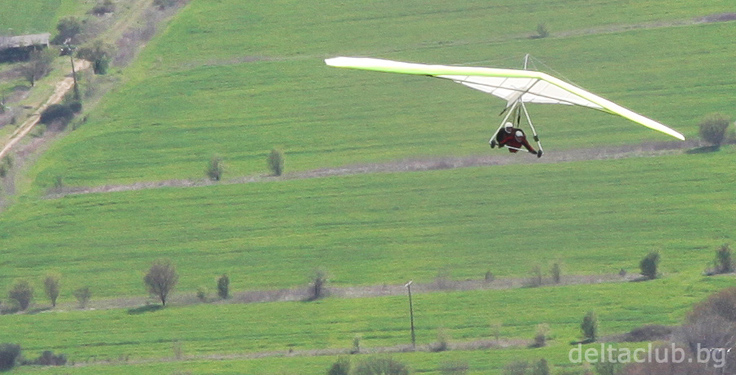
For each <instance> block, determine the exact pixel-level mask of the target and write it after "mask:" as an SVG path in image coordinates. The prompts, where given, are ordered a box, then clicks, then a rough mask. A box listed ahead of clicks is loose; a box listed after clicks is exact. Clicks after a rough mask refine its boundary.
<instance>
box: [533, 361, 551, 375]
mask: <svg viewBox="0 0 736 375" xmlns="http://www.w3.org/2000/svg"><path fill="white" fill-rule="evenodd" d="M550 374H551V371H550V369H549V363H547V360H546V359H544V358H542V359H540V360H539V362H537V364H535V365H534V367H533V368H532V375H550Z"/></svg>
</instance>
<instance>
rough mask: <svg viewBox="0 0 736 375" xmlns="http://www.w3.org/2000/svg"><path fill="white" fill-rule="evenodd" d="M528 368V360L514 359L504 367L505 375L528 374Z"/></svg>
mask: <svg viewBox="0 0 736 375" xmlns="http://www.w3.org/2000/svg"><path fill="white" fill-rule="evenodd" d="M528 368H529V362H527V361H513V362H511V363H508V364H506V366H504V367H503V375H526V372H527V369H528Z"/></svg>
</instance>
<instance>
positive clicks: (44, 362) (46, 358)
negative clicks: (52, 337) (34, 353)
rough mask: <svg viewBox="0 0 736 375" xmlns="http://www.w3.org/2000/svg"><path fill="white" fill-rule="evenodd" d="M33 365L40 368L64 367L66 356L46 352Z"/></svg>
mask: <svg viewBox="0 0 736 375" xmlns="http://www.w3.org/2000/svg"><path fill="white" fill-rule="evenodd" d="M33 363H34V364H36V365H40V366H64V365H66V356H65V355H64V354H59V355H55V354H54V352H52V351H50V350H46V351H44V352H43V353H41V356H40V357H38V359H36V360H35V361H33Z"/></svg>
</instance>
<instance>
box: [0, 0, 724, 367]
mask: <svg viewBox="0 0 736 375" xmlns="http://www.w3.org/2000/svg"><path fill="white" fill-rule="evenodd" d="M0 4H1V3H0ZM29 4H30V3H29ZM39 4H40V3H39ZM49 4H51V3H49ZM60 6H61V5H60ZM29 9H30V8H29ZM59 9H61V8H59ZM729 11H733V9H732V4H731V1H730V0H729V1H725V0H723V1H720V0H716V1H709V2H708V4H703V3H702V2H698V1H694V0H693V1H690V0H688V1H681V2H678V3H677V4H672V3H671V2H668V1H664V0H646V1H639V2H623V1H622V2H608V1H603V0H592V1H587V0H586V1H572V0H571V1H564V2H557V3H554V4H552V3H549V2H543V1H542V2H540V1H537V0H524V1H521V2H519V1H513V2H511V1H506V0H497V1H494V2H493V3H492V4H489V3H488V2H482V1H471V0H468V1H463V2H459V3H458V2H454V3H448V2H442V1H434V0H431V1H422V2H419V1H402V2H388V1H385V2H384V1H372V2H370V3H360V4H358V3H356V4H349V3H344V4H343V3H324V4H321V3H320V4H317V2H304V1H302V2H298V1H289V0H284V1H277V2H260V3H259V2H249V1H247V2H243V1H238V0H224V1H218V2H212V1H203V0H193V1H191V2H190V3H189V4H188V5H187V7H186V8H184V9H183V10H182V11H181V13H180V14H179V15H178V16H177V18H175V19H174V20H173V21H172V22H171V24H170V25H169V26H168V27H167V28H166V29H165V30H162V32H161V34H160V35H159V36H158V37H157V38H155V39H154V40H152V41H151V42H150V43H149V45H148V46H147V48H146V50H145V51H144V52H143V53H142V54H141V56H140V58H139V60H138V61H137V62H136V63H135V64H134V65H133V66H131V67H130V68H127V69H125V70H124V71H122V72H119V73H115V74H121V76H122V77H121V78H122V80H123V81H124V82H126V83H125V84H124V85H123V86H122V87H119V88H118V89H117V90H115V91H114V92H112V93H110V95H108V96H107V97H106V98H105V101H104V102H102V103H101V104H100V105H99V106H98V107H97V108H95V109H94V110H93V111H91V112H90V113H87V114H86V115H87V118H88V120H87V122H86V123H84V124H81V126H80V127H79V128H78V129H77V130H75V131H72V132H69V133H68V134H66V135H64V137H62V138H60V139H59V140H58V141H56V142H55V143H53V144H52V145H51V146H50V149H49V150H48V152H47V153H45V154H44V155H42V156H41V157H40V158H39V160H38V161H37V162H36V163H35V165H33V166H32V167H31V170H30V171H29V172H28V176H27V179H26V181H28V182H27V184H26V185H25V186H21V187H20V189H19V190H21V192H22V193H21V196H20V197H18V199H17V200H16V203H15V204H14V205H13V206H12V207H9V208H8V209H7V210H5V211H4V212H2V214H1V215H0V291H5V290H7V289H8V288H9V287H10V285H12V283H13V282H14V281H15V280H28V281H30V282H31V284H32V285H33V286H34V288H35V289H36V299H35V303H34V305H33V306H32V313H21V314H14V315H3V316H2V317H0V332H3V337H2V338H0V342H16V343H19V344H21V345H22V346H23V348H24V350H25V351H26V355H27V356H28V357H31V358H32V357H35V356H37V355H39V354H40V352H42V351H44V350H53V351H54V352H56V353H65V354H66V355H67V356H68V357H69V359H70V361H73V362H75V364H80V366H75V367H71V366H67V367H63V368H60V369H51V370H48V369H42V368H30V367H23V368H21V369H19V370H17V371H18V372H19V373H40V372H44V373H73V374H86V373H100V372H104V373H112V374H114V373H121V374H123V373H131V372H135V373H142V374H161V373H183V372H191V373H213V374H240V373H263V374H284V373H309V374H322V373H325V371H326V370H327V368H328V367H329V365H330V364H331V363H332V362H334V361H335V359H336V356H335V355H323V356H316V357H313V356H310V355H309V354H310V351H314V350H338V349H349V348H350V347H351V346H352V343H353V340H354V339H355V337H356V335H360V336H361V337H362V339H361V340H362V345H363V346H364V347H365V348H378V347H386V346H388V347H396V346H397V345H405V344H407V343H408V341H409V340H408V332H407V325H408V324H407V323H408V322H407V306H406V302H407V301H406V297H405V296H386V297H375V298H354V299H341V298H327V299H325V300H320V301H317V302H311V303H306V302H278V303H261V304H237V303H233V304H228V303H217V304H214V303H213V304H187V303H185V302H182V301H190V300H193V299H194V298H193V295H194V293H195V292H196V290H197V289H198V288H200V287H203V286H204V287H207V288H209V289H210V290H212V289H214V285H215V278H216V277H218V276H219V275H221V274H223V273H227V274H228V275H229V276H230V278H231V280H232V283H231V291H235V292H239V291H245V290H260V289H269V290H278V289H281V288H293V287H299V286H304V285H306V284H307V283H308V282H309V281H310V280H309V275H310V274H311V273H312V272H313V271H314V270H315V269H317V268H322V269H324V270H326V271H327V272H328V274H329V283H330V285H332V286H368V285H382V284H403V283H405V282H406V281H407V280H412V279H413V280H415V281H416V282H417V283H420V282H431V281H433V280H435V278H436V277H437V276H438V275H441V276H447V277H449V278H450V279H452V280H465V279H481V278H483V275H484V274H485V273H486V272H487V271H491V272H492V273H493V274H494V275H495V276H496V277H497V278H510V277H515V278H523V277H527V276H528V275H529V272H530V269H532V267H534V266H539V267H541V269H542V270H543V271H544V272H545V273H547V270H548V269H549V268H550V266H551V265H552V264H553V263H556V262H557V263H560V264H562V265H563V274H564V275H602V274H606V275H610V274H615V273H618V272H619V271H620V270H621V269H624V270H626V271H628V272H630V273H636V272H638V263H639V260H640V259H641V258H642V257H643V256H644V255H645V254H646V253H648V252H650V251H653V250H656V251H659V252H660V254H661V256H662V263H661V268H660V271H661V273H662V278H661V279H660V280H656V281H652V282H646V283H627V282H620V283H608V284H599V285H562V286H554V287H543V288H517V289H508V290H474V291H463V292H450V291H447V292H439V293H417V294H416V296H415V300H414V302H415V312H416V318H417V330H418V331H417V333H418V336H417V338H418V343H419V344H420V345H426V344H430V343H432V342H434V341H436V340H437V336H438V332H439V331H440V330H441V329H444V330H446V332H447V333H448V335H449V336H450V338H451V339H450V341H451V342H457V343H469V342H472V341H476V340H488V339H490V338H492V336H493V329H494V328H493V325H497V324H500V325H501V326H500V327H501V328H500V336H501V338H502V339H503V340H505V342H510V343H514V345H512V346H511V347H509V348H505V349H488V350H485V349H484V350H451V351H448V352H443V353H426V352H417V353H397V354H395V355H394V357H395V358H398V359H399V360H401V361H402V362H406V363H408V364H409V365H410V366H411V367H412V368H413V369H414V370H415V371H416V372H418V373H428V374H439V373H441V368H442V366H443V364H445V363H447V362H449V361H461V362H464V363H467V364H468V365H469V366H470V369H471V371H470V373H474V374H501V373H502V368H503V366H504V365H505V364H506V363H508V362H510V361H513V360H517V359H525V360H538V359H539V358H542V357H544V358H547V359H548V360H549V361H550V362H551V363H552V364H553V365H554V366H556V368H558V369H559V368H562V367H569V366H570V363H569V360H568V357H567V355H568V350H569V349H570V345H569V342H570V341H572V340H575V339H578V338H580V337H579V336H580V332H579V324H580V321H581V319H582V316H583V315H584V314H585V313H586V312H587V311H590V310H595V311H596V312H597V313H598V315H599V317H600V320H601V334H603V335H609V334H620V333H623V332H626V331H628V330H630V329H632V328H635V327H638V326H641V325H644V324H667V325H677V324H679V323H680V322H682V320H683V318H684V316H685V314H686V313H687V311H688V310H689V309H690V307H691V306H692V304H693V303H695V302H697V301H700V300H702V299H703V298H705V297H706V296H707V295H708V294H709V293H711V292H713V291H715V290H718V289H720V288H723V287H726V286H728V285H731V284H732V283H733V276H730V275H729V276H723V277H715V278H708V277H703V276H701V273H702V271H703V270H704V269H705V268H706V267H709V266H710V265H711V263H712V260H713V258H714V256H715V249H716V248H717V247H718V246H720V245H721V244H723V243H729V242H732V240H733V238H734V236H735V235H736V233H735V232H734V231H735V230H736V229H734V225H733V223H734V221H733V212H734V210H735V209H736V203H734V202H736V200H734V197H735V196H734V193H733V192H734V191H735V190H736V176H735V175H734V174H733V171H732V169H733V168H732V164H733V163H732V161H733V158H734V152H736V150H734V148H733V146H726V147H724V148H723V149H722V150H720V151H718V152H693V153H671V154H659V155H658V156H652V157H638V158H636V157H632V158H623V159H613V160H591V161H578V162H566V163H558V164H545V163H533V164H516V165H506V166H493V167H476V168H465V169H454V170H434V171H426V172H413V173H379V174H366V175H353V176H335V177H329V178H316V179H288V178H283V179H282V178H265V179H263V180H262V181H259V182H254V183H248V184H216V185H213V186H206V187H197V188H161V189H150V190H139V191H127V192H116V193H98V194H85V195H69V196H66V197H63V198H52V197H45V196H44V195H45V193H46V191H47V189H48V188H49V187H50V186H52V185H53V183H54V182H55V181H58V180H59V179H61V180H62V181H63V183H64V185H65V186H102V185H108V184H110V185H115V184H134V183H139V182H142V181H161V180H167V179H192V180H197V179H202V178H203V177H204V169H205V166H206V163H207V162H208V161H209V159H210V157H212V156H213V155H215V154H217V155H220V156H222V157H223V158H224V160H225V164H226V170H225V179H226V180H227V179H231V178H232V179H236V178H239V177H243V176H252V175H261V174H265V173H266V167H265V160H266V155H267V153H268V152H269V151H270V150H271V149H272V148H273V147H278V148H280V149H282V150H284V152H285V154H286V170H287V172H290V171H305V170H311V169H315V168H324V167H332V166H341V165H350V164H363V163H373V162H385V161H394V160H402V159H411V158H423V157H444V156H467V155H485V154H487V153H489V152H492V153H495V152H497V151H495V150H494V151H491V150H489V149H488V146H487V144H486V142H487V139H488V137H489V136H490V134H491V133H492V131H493V130H494V129H495V126H497V123H498V121H500V119H499V118H498V117H497V116H496V114H497V113H498V111H500V108H501V107H502V106H503V103H501V102H499V101H498V100H496V99H494V98H493V97H490V96H488V95H484V94H481V93H478V92H475V91H473V90H468V89H466V88H463V87H461V86H459V85H455V84H452V83H450V82H445V81H439V80H432V79H429V78H426V77H404V76H400V75H389V74H378V73H371V72H358V71H345V70H339V69H334V68H328V67H326V66H325V65H324V63H323V61H322V60H323V58H325V57H331V56H336V55H362V56H375V57H383V58H391V59H397V60H407V61H416V62H428V63H457V64H463V65H482V66H499V67H510V68H518V67H519V66H520V64H521V58H522V57H523V55H524V53H527V52H529V53H532V55H533V56H535V57H536V58H537V60H534V61H535V64H537V68H540V69H542V70H549V69H550V68H549V67H551V68H552V69H554V70H555V72H553V73H555V74H558V75H561V76H564V77H566V78H568V79H570V80H572V81H573V82H575V83H577V84H579V85H581V86H583V87H585V88H588V89H590V90H591V91H593V92H596V93H599V94H601V95H603V96H605V97H607V98H609V99H612V100H614V101H616V102H619V103H620V104H622V105H625V106H627V107H630V108H631V109H633V110H635V111H637V112H640V113H642V114H644V115H647V116H650V117H652V118H654V119H657V120H660V121H662V122H664V123H666V124H668V125H670V126H672V127H674V128H675V129H677V130H679V131H682V132H684V133H685V135H686V136H688V137H691V138H692V137H694V136H695V135H696V133H697V127H696V124H697V121H698V120H699V119H700V118H701V117H702V116H703V115H704V114H706V113H711V112H724V113H726V114H731V111H732V110H733V107H734V104H736V102H735V99H734V97H733V95H732V94H731V93H732V92H733V90H734V88H736V81H734V77H733V76H732V75H728V74H727V73H726V72H731V71H733V70H734V68H736V66H734V65H735V64H736V62H735V61H734V60H733V56H734V53H735V52H736V51H734V46H733V43H730V39H729V36H730V35H731V34H733V31H734V28H736V23H733V22H730V23H729V22H724V23H697V22H693V20H694V19H696V18H698V17H702V16H704V15H708V14H713V13H723V12H729ZM540 23H543V24H545V25H546V26H547V27H548V28H549V29H550V31H551V36H550V37H548V38H545V39H530V38H529V36H530V35H533V34H534V30H535V28H536V26H537V25H538V24H540ZM543 64H546V65H543ZM531 110H532V113H533V116H535V120H536V121H535V123H536V124H537V125H538V127H539V129H540V131H541V132H542V140H543V142H544V145H545V149H546V150H547V153H548V154H550V155H554V154H557V155H564V153H565V152H566V151H567V150H571V149H578V148H589V147H604V146H614V145H624V144H628V145H636V144H639V143H641V142H651V141H669V139H668V138H667V137H666V136H664V135H661V134H658V133H655V132H652V131H650V130H648V129H646V128H644V127H641V126H638V125H636V124H633V123H630V122H628V121H625V120H622V119H619V118H616V117H613V116H607V115H604V114H601V113H598V112H595V111H587V110H576V109H571V108H557V107H543V106H542V107H539V106H537V107H534V108H532V109H531ZM700 151H704V150H700ZM510 157H515V158H517V159H518V158H526V157H529V156H528V155H517V156H510ZM529 158H531V157H529ZM534 160H536V159H534ZM544 160H545V159H543V160H541V161H544ZM159 258H169V259H172V260H173V261H174V263H175V264H176V266H177V269H178V271H179V273H180V275H181V280H180V284H179V285H178V288H177V295H178V296H184V297H182V298H181V299H178V300H175V302H174V303H172V304H171V305H170V306H168V307H167V308H165V309H155V308H152V307H143V308H138V309H136V308H133V309H130V310H128V309H127V307H126V308H120V307H118V308H115V306H124V305H125V301H126V300H125V299H130V298H132V297H138V296H144V295H145V290H144V287H143V283H142V277H143V274H144V273H145V271H146V270H147V268H148V267H149V266H150V264H151V262H152V261H154V260H155V259H159ZM48 272H58V273H60V274H62V277H63V278H62V292H61V297H60V304H61V305H60V307H59V308H56V309H48V311H47V308H46V307H47V306H48V305H49V304H48V303H47V302H46V301H45V299H44V298H43V296H42V290H43V287H42V284H41V280H42V278H43V276H44V275H46V274H47V273H48ZM84 285H88V286H90V287H91V288H92V293H93V297H92V299H93V302H94V303H97V304H96V305H95V304H93V306H107V307H112V308H109V309H101V310H83V311H82V310H77V309H76V308H75V302H74V298H73V296H72V291H73V290H74V289H76V288H79V287H81V286H84ZM1 306H7V304H6V299H5V298H3V305H1ZM539 324H549V326H550V329H551V337H550V345H549V346H548V347H546V348H542V349H529V348H526V347H525V343H526V342H528V341H531V340H532V338H533V336H534V334H535V331H536V329H537V325H539ZM621 345H630V344H621ZM633 345H641V344H633ZM175 346H178V347H180V348H181V350H182V353H180V354H182V355H183V357H182V358H180V360H172V357H175V356H176V353H175V350H174V349H173V348H174V347H175ZM290 349H292V350H294V351H296V355H298V356H297V357H293V358H292V357H289V353H288V351H289V350H290ZM264 353H265V354H272V355H275V356H276V357H268V358H257V359H256V358H254V357H259V356H262V355H264ZM292 354H294V353H292ZM302 355H306V356H302ZM354 358H355V359H360V358H363V356H354ZM86 362H89V363H88V364H85V365H82V364H84V363H86ZM578 368H579V367H578Z"/></svg>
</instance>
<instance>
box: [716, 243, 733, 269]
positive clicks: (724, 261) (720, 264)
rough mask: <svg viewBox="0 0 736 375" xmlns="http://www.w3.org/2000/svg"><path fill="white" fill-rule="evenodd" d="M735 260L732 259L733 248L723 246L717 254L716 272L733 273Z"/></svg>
mask: <svg viewBox="0 0 736 375" xmlns="http://www.w3.org/2000/svg"><path fill="white" fill-rule="evenodd" d="M733 269H734V267H733V259H732V258H731V246H729V245H728V244H723V245H722V246H721V248H720V249H718V251H717V252H716V272H718V273H731V272H733Z"/></svg>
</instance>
